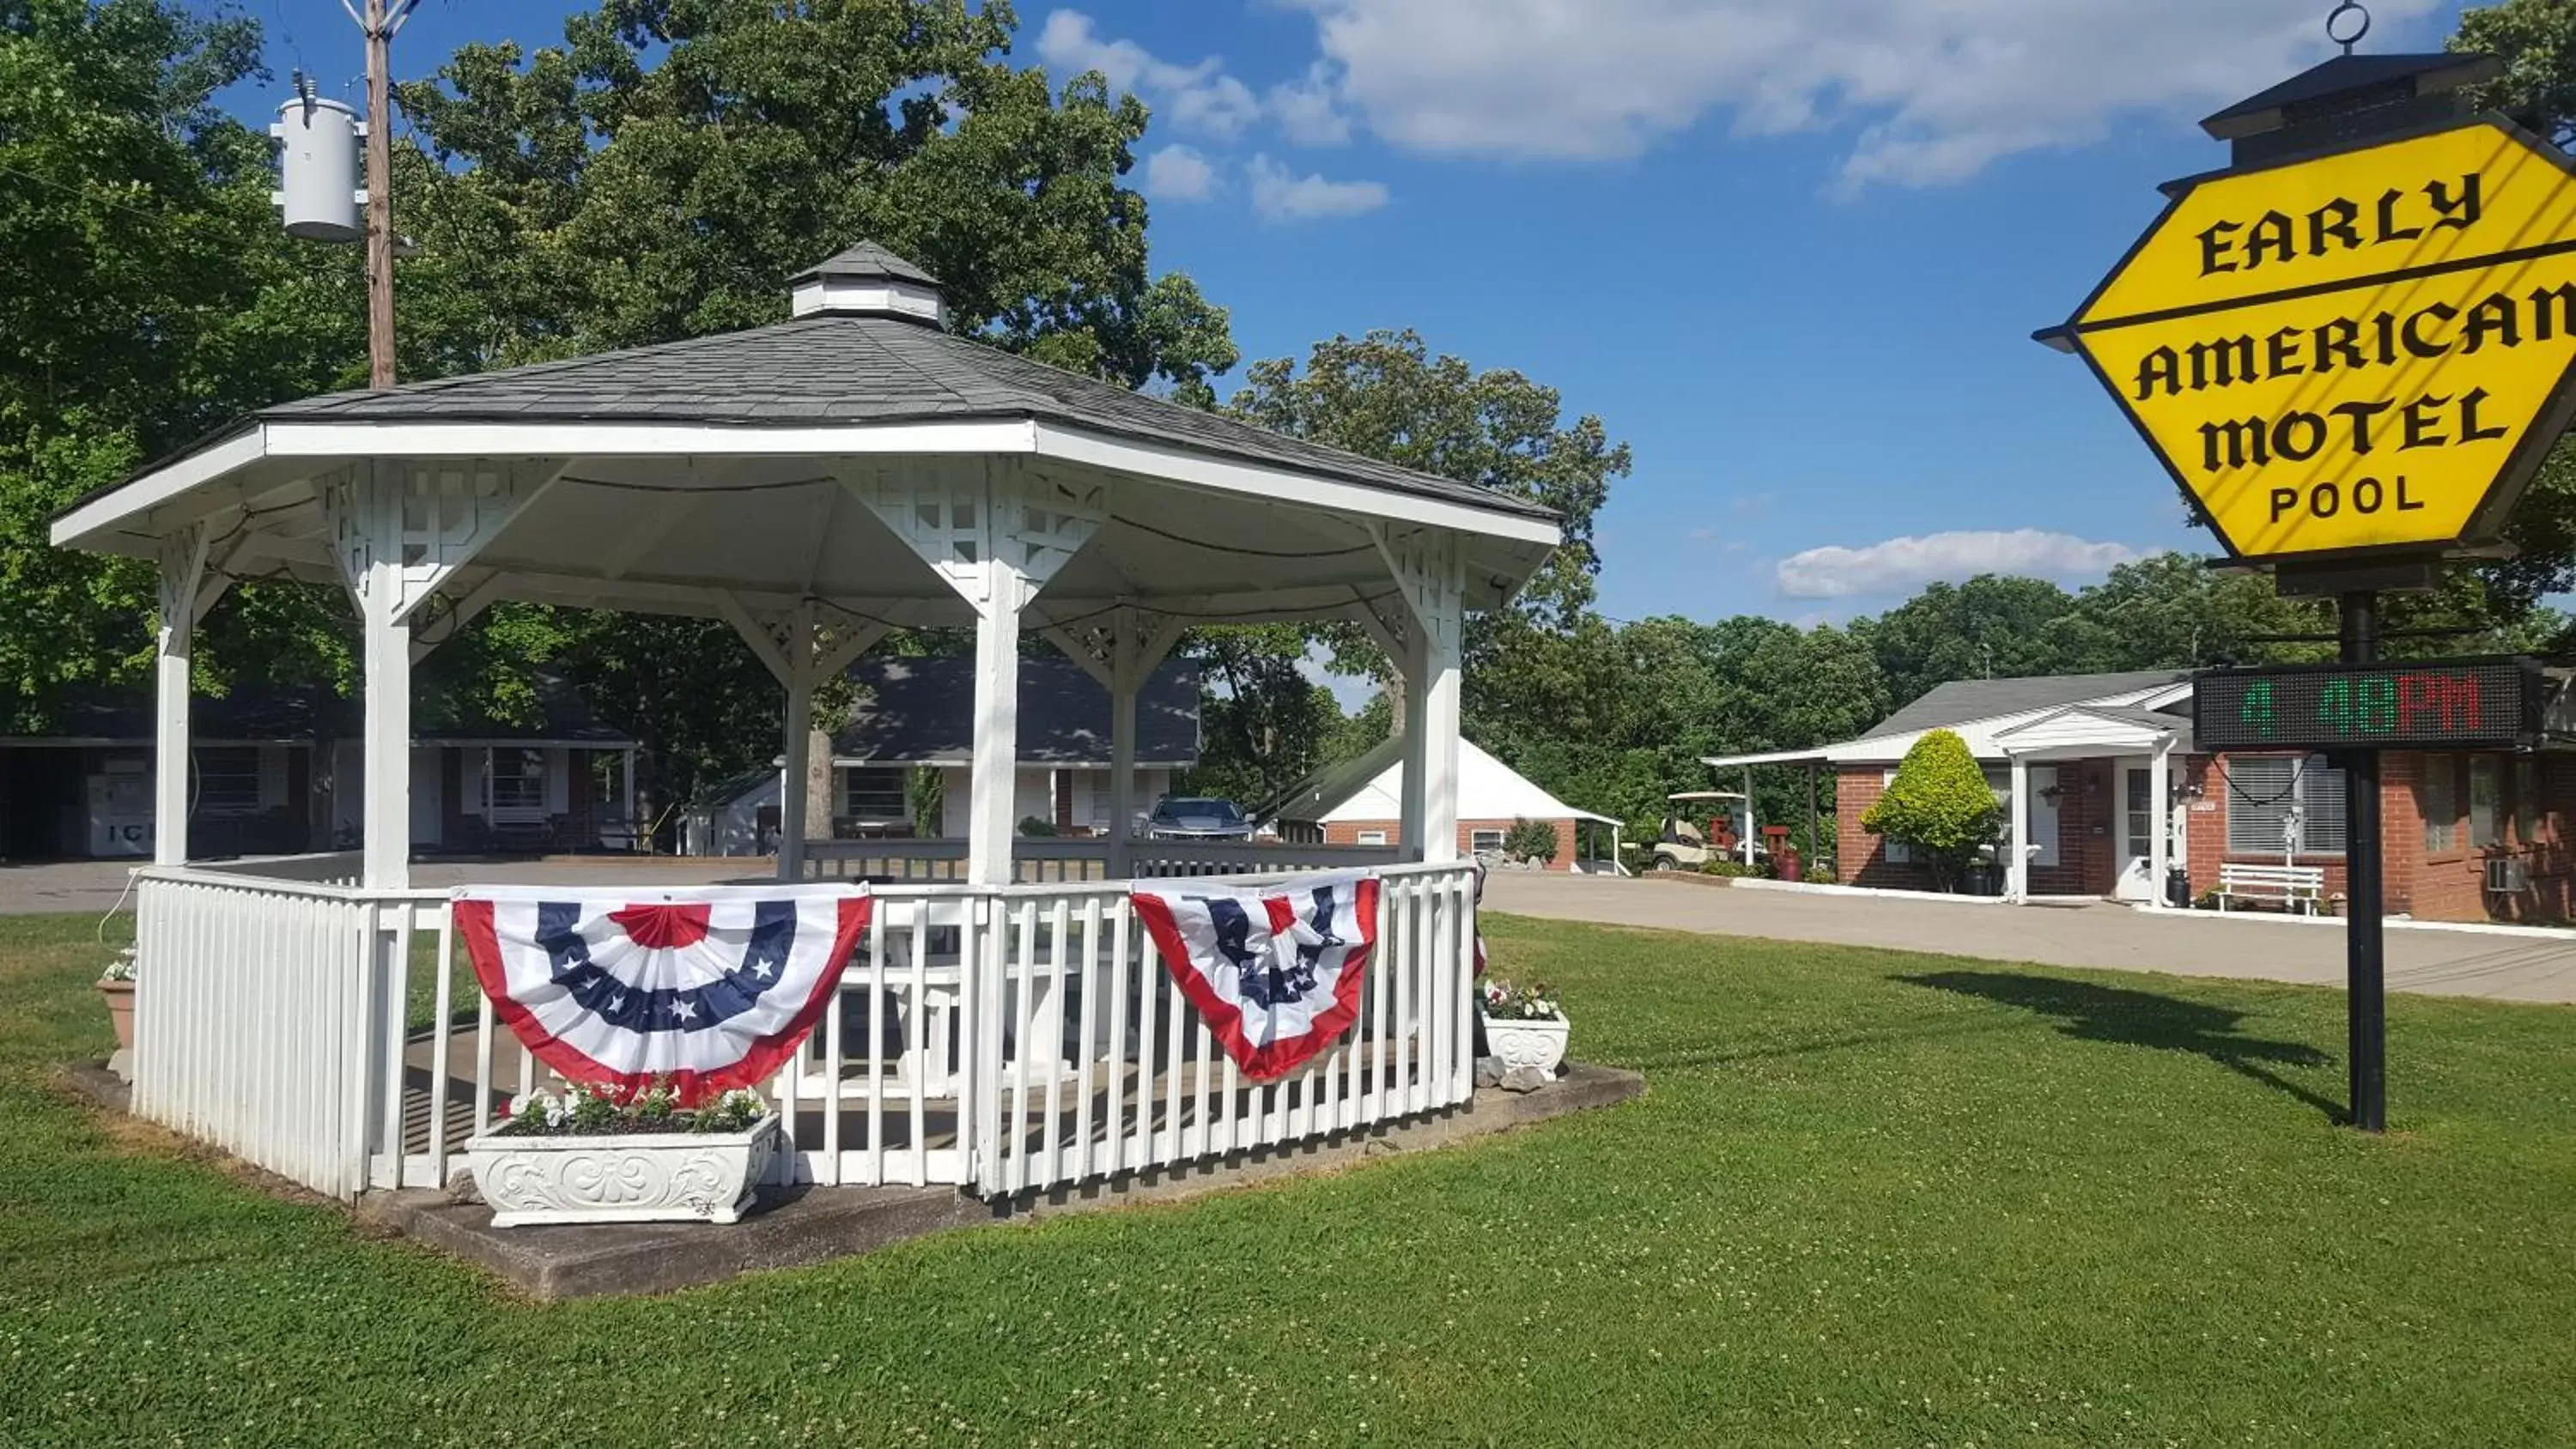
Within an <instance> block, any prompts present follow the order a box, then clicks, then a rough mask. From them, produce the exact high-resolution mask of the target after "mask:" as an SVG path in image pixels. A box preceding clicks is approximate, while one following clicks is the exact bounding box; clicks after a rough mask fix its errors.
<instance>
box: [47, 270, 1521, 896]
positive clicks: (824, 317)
mask: <svg viewBox="0 0 2576 1449" xmlns="http://www.w3.org/2000/svg"><path fill="white" fill-rule="evenodd" d="M791 292H792V295H791V298H790V309H791V312H792V313H793V316H792V317H791V319H790V320H788V321H786V322H782V323H778V324H775V325H772V326H766V327H754V328H750V329H747V330H744V331H740V332H732V333H726V334H723V335H719V336H713V337H702V338H695V339H691V340H688V341H683V342H673V343H667V344H663V345H659V346H652V347H640V348H632V349H628V350H624V351H618V352H609V353H602V354H599V355H596V356H590V357H579V358H572V359H568V360H564V361H559V362H544V363H535V364H531V365H528V366H524V367H515V368H508V369H504V370H500V371H496V372H489V373H479V374H473V375H469V376H464V377H454V378H444V379H439V380H436V381H430V382H421V383H414V384H412V385H410V386H407V387H399V388H390V389H386V390H382V391H369V392H345V393H333V394H328V395H325V396H320V397H312V398H306V399H302V400H300V401H296V402H290V403H284V404H281V405H279V406H276V407H272V408H267V409H264V410H262V411H260V412H258V413H256V414H254V415H252V416H250V417H248V418H246V419H243V420H242V421H241V422H240V423H238V424H236V425H235V426H234V427H233V428H232V429H230V430H229V431H227V432H224V433H220V434H217V435H215V436H213V437H211V438H209V439H207V440H205V441H203V442H201V443H199V444H197V445H196V446H194V447H193V448H191V449H189V450H188V451H186V452H184V453H182V454H181V455H179V456H178V457H176V458H172V459H169V460H165V461H164V462H162V463H159V464H156V465H155V466H154V467H152V468H151V469H149V470H147V471H145V472H144V473H142V474H140V475H138V476H137V477H135V478H133V479H130V480H128V481H127V482H125V483H123V484H120V485H118V486H117V487H115V488H112V489H109V490H106V491H104V492H102V493H100V494H98V495H95V496H93V497H91V498H88V499H84V500H82V501H81V502H80V503H78V504H76V505H74V506H73V507H72V508H71V509H69V510H68V511H66V512H65V513H64V514H63V515H62V516H61V517H59V518H57V519H56V520H55V522H54V527H53V541H54V542H55V543H56V544H57V545H64V546H73V547H81V548H88V549H94V550H98V551H102V552H110V553H123V554H128V555H136V556H142V557H148V558H154V559H157V560H158V561H159V563H160V565H161V569H162V578H163V589H164V594H163V597H164V611H165V619H175V620H176V623H177V627H176V628H165V629H164V637H163V640H162V646H161V660H162V684H161V694H160V706H159V707H160V711H161V730H160V739H161V743H162V747H163V749H164V751H165V757H173V758H175V757H176V753H178V752H181V751H183V749H184V745H185V742H186V736H187V701H188V690H187V668H186V659H187V649H188V635H189V632H190V629H191V628H192V627H193V623H194V621H195V619H196V618H198V617H199V616H202V615H203V613H204V612H205V611H206V610H207V609H208V608H210V607H212V606H213V603H214V601H215V600H216V599H218V598H220V597H221V595H222V593H223V592H224V590H225V588H226V587H227V586H228V585H229V584H230V583H232V582H233V581H234V580H236V579H242V578H262V577H288V578H296V579H301V580H304V581H307V582H314V583H336V584H341V585H344V586H346V587H347V588H348V589H349V590H350V591H351V594H352V595H353V597H354V598H355V600H356V602H357V603H358V605H359V608H360V612H361V616H362V619H363V620H364V623H365V633H366V638H367V640H368V643H367V675H368V690H367V699H368V705H367V735H368V740H369V756H370V764H369V767H368V774H369V790H370V799H371V801H372V802H375V803H371V804H370V807H369V823H368V836H367V852H366V853H367V868H366V875H367V878H368V881H369V883H370V884H371V885H382V884H396V883H399V881H400V880H401V879H402V878H403V852H404V850H405V846H406V839H405V836H404V834H403V828H404V827H403V821H402V819H401V812H400V810H399V809H397V808H395V806H394V805H392V804H389V803H386V802H385V800H384V798H382V797H397V796H400V795H401V794H403V793H405V792H406V791H407V789H408V781H407V778H406V777H405V775H404V774H403V769H404V762H403V761H402V759H401V758H400V757H399V751H400V748H401V746H400V742H401V741H402V740H404V739H406V738H407V737H408V735H409V715H410V703H409V699H408V691H409V683H408V678H409V660H410V659H411V658H413V657H417V656H418V655H420V654H423V653H426V652H427V651H428V650H429V649H431V648H434V647H436V646H437V644H438V643H439V642H441V641H443V640H445V639H446V638H449V637H452V635H453V634H454V632H455V630H456V629H458V628H460V627H462V625H463V623H464V622H465V621H466V620H469V619H471V618H472V617H473V616H474V614H475V613H476V612H478V611H479V610H480V609H482V608H483V607H484V606H486V605H488V604H489V603H491V602H492V601H494V600H496V599H503V598H511V599H521V600H527V601H531V602H538V603H551V604H563V605H571V606H575V607H585V608H602V609H617V610H633V611H648V612H666V613H682V614H696V615H699V616H705V617H717V618H722V619H725V620H727V621H728V622H730V623H731V624H732V625H733V626H734V628H735V629H736V631H737V632H739V633H740V634H741V635H742V637H743V638H744V640H745V641H746V642H747V643H748V644H749V646H750V647H751V648H752V650H753V652H754V653H755V654H757V655H758V656H759V657H760V659H761V660H762V662H763V663H764V664H766V665H767V666H768V667H769V669H770V670H771V672H772V673H773V674H775V675H776V676H777V677H778V678H779V680H780V681H781V683H782V684H783V685H785V687H786V689H787V692H788V710H787V719H786V730H785V733H786V742H787V751H786V753H787V755H788V758H789V760H790V771H791V774H793V773H794V772H795V771H796V770H799V769H801V768H802V764H801V760H802V757H803V755H804V753H805V741H806V735H807V731H806V728H805V721H806V718H807V715H806V708H807V705H808V703H809V702H810V696H811V691H812V688H813V686H814V685H815V684H816V683H817V682H819V681H821V680H823V679H825V678H828V677H829V676H830V675H831V674H832V673H833V672H835V671H837V670H840V669H842V668H845V667H846V666H847V665H848V663H849V662H850V661H851V660H852V659H854V658H855V657H857V655H858V654H860V653H861V652H863V651H865V650H866V649H867V648H868V647H869V646H870V645H871V644H872V643H873V642H874V641H875V640H876V639H877V638H879V637H880V636H882V635H883V634H884V633H885V632H886V631H887V630H888V629H891V628H900V627H927V626H951V625H964V624H973V625H974V626H975V627H976V629H977V676H976V700H977V711H978V714H977V728H976V770H975V774H976V776H977V778H978V779H979V780H981V779H983V777H985V776H988V775H989V776H991V777H992V780H991V783H989V784H978V785H977V787H976V791H975V793H976V796H977V803H976V805H975V807H974V811H973V819H974V820H975V822H976V824H975V827H974V834H975V842H974V843H975V851H974V854H973V855H972V856H971V857H970V866H971V873H972V874H973V876H974V877H975V878H976V879H978V880H982V881H1000V880H1007V878H1008V872H1009V868H1010V859H1009V849H1010V837H1011V832H1012V827H1013V825H1014V824H1015V821H1014V820H1013V818H1012V817H1011V815H1010V800H1009V796H1008V783H1009V781H1008V775H1009V767H1010V762H1011V761H1012V759H1013V753H1012V745H1013V735H1014V733H1015V730H1016V719H1015V710H1016V689H1015V686H1014V684H1013V681H1014V680H1015V678H1016V677H1017V664H1016V660H1017V655H1018V642H1017V641H1018V638H1019V635H1020V634H1021V633H1022V632H1023V631H1026V630H1037V631H1042V632H1044V633H1046V634H1047V635H1048V636H1049V637H1050V638H1051V639H1053V640H1054V641H1055V642H1056V643H1057V644H1058V645H1060V646H1062V647H1063V648H1064V649H1065V650H1066V652H1067V653H1068V654H1070V655H1071V656H1072V657H1073V658H1074V659H1075V661H1076V662H1077V663H1079V664H1081V665H1082V667H1083V668H1084V669H1086V670H1087V671H1089V672H1090V673H1091V674H1092V675H1093V677H1094V678H1095V679H1097V680H1099V681H1100V682H1101V684H1102V686H1103V687H1104V688H1107V689H1109V690H1110V691H1111V694H1112V697H1113V699H1115V700H1117V701H1118V704H1117V713H1118V715H1119V719H1120V721H1121V723H1120V724H1119V726H1118V733H1119V734H1120V735H1121V736H1122V739H1123V741H1124V744H1123V746H1122V747H1121V748H1120V749H1119V750H1118V751H1117V752H1116V753H1117V755H1118V757H1119V758H1121V759H1123V760H1125V761H1128V762H1130V763H1131V764H1132V761H1133V759H1134V755H1133V752H1132V746H1133V743H1134V728H1135V694H1136V691H1137V689H1138V688H1140V687H1141V686H1142V684H1143V682H1144V681H1145V679H1146V678H1147V676H1148V675H1149V674H1150V671H1151V670H1152V668H1153V666H1154V664H1155V663H1156V662H1157V661H1159V660H1160V659H1161V658H1162V656H1163V654H1164V653H1165V652H1166V651H1168V650H1169V648H1170V647H1171V645H1172V643H1173V641H1174V640H1175V639H1177V638H1178V636H1179V634H1180V632H1181V630H1182V629H1183V628H1185V627H1186V626H1187V625H1189V624H1191V623H1193V622H1213V621H1223V620H1247V619H1344V620H1349V621H1351V622H1354V623H1358V624H1360V625H1361V626H1362V627H1363V628H1366V629H1368V630H1369V631H1370V632H1371V633H1372V634H1373V635H1374V636H1375V637H1376V638H1377V639H1378V640H1379V642H1380V643H1381V644H1383V645H1384V646H1385V647H1386V648H1387V649H1388V652H1389V654H1390V656H1391V657H1394V658H1396V659H1398V660H1400V661H1404V665H1403V667H1404V668H1405V670H1406V672H1407V674H1408V676H1409V679H1410V680H1411V681H1412V682H1411V683H1409V685H1408V688H1411V689H1414V690H1415V692H1417V693H1419V694H1421V696H1422V698H1421V700H1420V701H1418V702H1419V703H1420V704H1422V705H1423V709H1422V710H1419V711H1409V712H1408V716H1407V718H1408V722H1409V724H1411V725H1412V728H1411V729H1410V730H1409V739H1408V751H1409V753H1410V755H1411V757H1412V758H1417V759H1422V760H1423V761H1424V762H1425V763H1426V768H1425V769H1424V770H1423V771H1420V772H1417V773H1416V774H1415V775H1413V776H1412V777H1411V778H1415V779H1421V780H1424V781H1426V783H1425V784H1424V785H1423V786H1422V787H1421V788H1422V789H1423V790H1424V791H1426V792H1427V794H1425V795H1424V797H1423V799H1424V801H1425V802H1426V803H1425V805H1424V808H1425V809H1427V810H1429V811H1430V812H1431V814H1430V815H1427V816H1425V817H1424V819H1425V824H1426V827H1427V828H1426V831H1425V832H1424V833H1422V834H1421V835H1420V836H1418V837H1417V838H1421V839H1425V840H1430V841H1435V842H1436V841H1438V840H1440V839H1442V838H1443V832H1442V831H1440V830H1438V829H1433V828H1428V827H1429V826H1431V825H1432V824H1433V823H1435V822H1436V818H1437V816H1438V814H1439V812H1440V811H1441V810H1442V809H1444V808H1446V807H1447V806H1449V805H1450V804H1451V803H1453V800H1452V796H1453V794H1454V788H1453V787H1454V785H1455V778H1456V774H1455V772H1456V739H1455V733H1456V719H1457V714H1456V707H1457V671H1458V657H1459V655H1458V650H1459V642H1460V635H1459V626H1460V621H1461V619H1462V618H1463V616H1464V614H1465V613H1466V612H1468V611H1471V610H1475V609H1486V608H1494V607H1497V606H1499V605H1501V604H1502V603H1503V602H1504V601H1506V600H1507V599H1508V598H1509V597H1510V596H1511V594H1512V593H1513V592H1514V591H1515V590H1516V589H1518V588H1519V587H1520V585H1521V584H1522V583H1524V582H1526V581H1527V580H1528V578H1529V577H1530V576H1531V574H1533V573H1534V572H1535V571H1536V570H1537V569H1538V568H1539V567H1540V565H1541V564H1542V563H1543V562H1544V561H1545V559H1546V557H1547V555H1548V553H1549V551H1550V550H1552V549H1553V548H1554V547H1555V546H1556V544H1557V543H1558V542H1559V539H1560V533H1559V529H1558V526H1557V518H1556V515H1555V514H1554V513H1552V512H1551V511H1549V510H1548V509H1546V508H1544V507H1541V506H1539V505H1537V504H1534V503H1531V502H1529V501H1528V500H1526V499H1521V498H1517V497H1513V496H1510V495H1507V494H1504V493H1501V492H1499V491H1496V490H1494V489H1489V488H1484V487H1480V486H1477V485H1475V484H1472V483H1462V482H1459V481H1457V480H1455V479H1450V478H1443V477H1438V476H1435V475H1432V474H1428V473H1422V472H1417V471H1414V470H1412V469H1408V468H1401V467H1396V466H1394V465H1391V464H1387V463H1383V462H1379V461H1376V460H1374V459H1368V458H1362V457H1359V456H1356V455H1354V454H1351V453H1346V452H1342V451H1340V450H1337V449H1333V448H1328V447H1323V446H1320V445H1317V444H1314V443H1309V442H1305V441H1302V440H1299V439H1295V438H1289V437H1283V436H1280V435H1277V434H1274V433H1271V432H1268V431H1266V430H1263V429H1261V428H1257V427H1254V426H1251V425H1249V424H1247V423H1244V422H1241V421H1239V420H1236V419H1233V418H1228V417H1222V416H1219V415H1216V414H1212V413H1205V412H1200V411H1198V410H1196V409H1193V408H1189V407H1185V406H1182V405H1180V404H1177V403H1174V402H1171V401H1169V400H1167V399H1162V398H1155V397H1150V396H1146V395H1143V394H1140V393H1134V392H1129V391H1127V390H1125V389H1122V388H1119V387H1115V386H1112V385H1110V384H1107V383H1103V382H1100V381H1098V380H1096V379H1092V378H1088V377H1083V376H1079V375H1077V374H1074V373H1070V372H1066V371H1063V370H1061V369H1058V368H1054V367H1050V366H1047V365H1045V364H1043V363H1040V362H1036V361H1034V360H1031V359H1029V358H1025V357H1021V356H1017V355H1015V354H1013V353H1010V352H1006V351H1004V350H1002V349H1001V348H999V347H996V346H993V345H992V344H990V343H988V342H984V341H981V340H978V339H975V338H972V337H961V336H957V335H955V334H953V333H951V332H949V331H948V330H947V329H946V327H945V325H944V323H945V319H946V303H945V300H944V298H943V297H942V296H941V294H940V292H939V290H938V286H937V283H936V282H935V281H934V280H933V279H932V278H931V277H930V274H929V273H928V272H926V271H924V270H922V269H921V268H919V267H916V266H914V265H912V264H911V263H909V262H907V261H905V260H903V259H902V258H900V257H897V256H895V255H893V254H892V253H890V252H887V251H885V250H884V249H883V248H881V247H876V246H873V245H871V244H866V243H862V244H860V245H858V246H856V247H853V248H851V249H849V250H847V251H844V252H842V253H840V254H839V255H837V256H835V257H833V258H831V259H829V260H827V261H825V262H823V263H822V264H820V265H818V266H816V267H814V268H811V269H809V270H808V271H806V272H803V273H799V274H798V275H797V277H796V278H795V279H794V280H793V281H792V283H791ZM183 615H184V616H183ZM1425 720H1427V721H1429V722H1428V723H1418V722H1419V721H1425ZM1425 750H1429V751H1430V752H1431V753H1430V754H1428V755H1425V754H1423V753H1421V752H1422V751H1425ZM378 755H381V756H382V758H381V759H379V758H376V757H377V756H378ZM988 766H989V768H987V767H988ZM1114 773H1116V774H1117V775H1118V776H1119V778H1120V780H1121V781H1122V782H1126V781H1128V779H1129V776H1130V775H1131V774H1132V771H1130V770H1128V769H1126V768H1124V767H1121V768H1120V769H1118V770H1116V771H1114ZM161 788H162V791H163V793H162V795H161V797H160V804H159V807H158V808H159V809H160V810H161V812H162V813H163V814H164V815H165V816H168V817H173V818H175V817H177V816H179V815H181V814H184V811H185V805H186V799H185V795H184V781H180V782H178V783H173V782H169V781H164V782H162V783H161ZM1408 788H1409V789H1410V788H1411V787H1408ZM801 804H802V797H801V795H800V794H799V793H798V792H790V793H789V796H788V799H787V802H786V814H787V815H788V817H790V818H789V819H788V820H787V821H786V822H785V824H786V827H787V839H788V842H789V843H788V845H787V847H785V848H783V849H782V851H781V859H780V868H781V871H782V873H783V874H788V875H791V876H792V875H794V874H795V873H797V871H798V870H799V869H800V868H801V860H800V859H799V856H800V855H801V845H800V844H799V843H798V842H801V840H802V836H801V834H800V833H799V832H800V831H801V829H802V826H803V820H802V815H803V811H802V809H801ZM1120 818H1125V817H1124V816H1123V815H1122V816H1121V817H1120ZM178 835H179V832H175V831H174V832H165V833H164V834H163V835H162V837H161V839H162V840H163V842H164V843H165V845H167V844H168V843H169V842H171V841H173V840H174V839H175V838H177V837H178ZM1430 848H1433V849H1437V846H1436V845H1435V846H1433V847H1430ZM1114 861H1115V857H1114V856H1113V863H1114ZM163 863H165V864H177V863H179V862H178V861H177V860H176V859H170V860H165V861H164V862H163Z"/></svg>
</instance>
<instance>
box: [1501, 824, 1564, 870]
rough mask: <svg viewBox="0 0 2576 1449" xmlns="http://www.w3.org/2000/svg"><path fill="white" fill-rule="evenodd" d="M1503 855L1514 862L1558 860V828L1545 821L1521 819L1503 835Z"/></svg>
mask: <svg viewBox="0 0 2576 1449" xmlns="http://www.w3.org/2000/svg"><path fill="white" fill-rule="evenodd" d="M1503 854H1505V855H1508V856H1510V857H1511V858H1512V859H1514V860H1541V861H1549V862H1553V861H1554V860H1555V859H1556V827H1555V826H1553V825H1550V824H1548V823H1547V822H1545V821H1543V820H1529V819H1520V820H1515V821H1513V822H1512V828H1511V829H1510V830H1508V831H1506V832H1504V834H1503Z"/></svg>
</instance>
